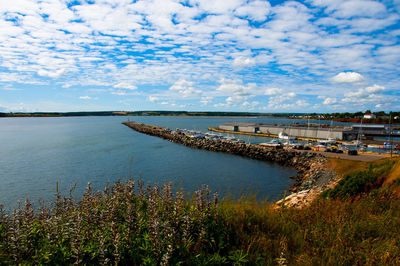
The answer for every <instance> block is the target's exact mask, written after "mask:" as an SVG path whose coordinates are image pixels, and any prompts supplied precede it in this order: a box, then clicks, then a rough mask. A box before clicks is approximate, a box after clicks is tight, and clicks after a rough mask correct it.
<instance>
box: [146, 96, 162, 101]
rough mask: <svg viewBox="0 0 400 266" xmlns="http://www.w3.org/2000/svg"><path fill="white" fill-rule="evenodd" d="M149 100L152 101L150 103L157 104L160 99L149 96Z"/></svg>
mask: <svg viewBox="0 0 400 266" xmlns="http://www.w3.org/2000/svg"><path fill="white" fill-rule="evenodd" d="M147 100H148V101H150V102H156V101H159V100H160V99H159V98H158V97H156V96H151V95H150V96H149V97H148V98H147Z"/></svg>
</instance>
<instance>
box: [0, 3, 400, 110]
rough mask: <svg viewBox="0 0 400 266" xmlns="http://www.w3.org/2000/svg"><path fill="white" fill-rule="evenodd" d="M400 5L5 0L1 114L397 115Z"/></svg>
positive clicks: (1, 10) (0, 16) (1, 7)
mask: <svg viewBox="0 0 400 266" xmlns="http://www.w3.org/2000/svg"><path fill="white" fill-rule="evenodd" d="M399 26H400V0H384V1H372V0H343V1H342V0H304V1H276V0H271V1H262V0H213V1H210V0H184V1H180V0H138V1H128V0H103V1H95V0H73V1H70V0H38V1H31V0H0V112H36V111H43V112H49V111H62V112H66V111H98V110H122V111H124V110H125V111H138V110H186V111H248V112H317V113H318V112H355V111H366V110H367V109H370V110H372V111H381V110H383V111H390V110H392V111H399V110H400V90H399V85H400V72H399V69H400V40H399V36H400V27H399Z"/></svg>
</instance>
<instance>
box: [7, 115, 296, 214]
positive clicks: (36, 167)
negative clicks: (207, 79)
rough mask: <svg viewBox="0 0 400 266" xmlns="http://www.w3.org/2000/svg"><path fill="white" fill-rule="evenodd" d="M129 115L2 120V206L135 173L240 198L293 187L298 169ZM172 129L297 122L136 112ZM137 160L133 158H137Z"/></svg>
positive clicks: (148, 179) (97, 186) (151, 179)
mask: <svg viewBox="0 0 400 266" xmlns="http://www.w3.org/2000/svg"><path fill="white" fill-rule="evenodd" d="M127 119H128V118H127V117H57V118H2V119H0V184H1V185H0V203H2V204H4V205H5V207H6V208H7V209H10V208H13V207H15V206H17V202H18V200H21V201H23V200H24V199H25V197H29V198H30V199H32V200H35V201H36V200H38V199H39V198H42V199H44V200H45V201H46V202H49V201H51V200H52V199H54V195H55V192H56V183H57V182H58V184H59V188H60V191H61V192H62V193H68V191H69V189H71V188H72V187H73V186H74V184H75V183H77V188H76V192H75V194H76V195H77V196H80V195H82V192H83V191H84V189H85V187H86V185H87V183H88V182H91V183H92V184H93V188H94V189H95V190H100V189H103V188H104V187H105V186H106V185H107V182H110V183H113V182H116V181H118V180H119V179H121V180H126V179H128V178H129V177H130V176H129V174H130V172H131V176H132V177H134V178H135V179H138V178H142V179H143V180H144V181H145V182H151V183H152V184H154V183H159V184H162V183H165V182H169V181H172V182H174V184H177V185H179V186H180V187H182V188H183V189H184V190H185V191H194V190H196V189H198V188H200V187H201V185H202V184H208V185H209V186H210V188H211V190H212V191H218V192H219V193H220V194H222V195H223V194H225V193H226V192H227V191H230V192H232V193H233V194H235V195H238V194H239V193H240V191H246V190H247V189H250V190H252V191H254V192H257V193H258V198H259V199H265V197H267V196H268V197H269V198H270V199H278V198H280V197H282V195H283V193H284V191H285V190H287V189H288V188H289V187H290V185H292V184H293V180H291V179H290V178H289V176H292V175H295V174H296V171H295V169H293V168H288V167H282V166H279V165H277V164H275V163H270V162H261V161H256V160H251V159H248V158H243V157H240V156H235V155H230V154H224V153H215V152H209V151H204V150H196V149H191V148H188V147H185V146H182V145H179V144H175V143H171V142H168V141H165V140H162V139H159V138H157V137H151V136H147V135H144V134H140V133H138V132H135V131H134V130H132V129H130V128H128V127H126V126H124V125H122V124H121V122H123V121H126V120H127ZM129 119H130V120H131V121H133V120H134V121H138V122H143V123H147V124H154V125H160V126H164V127H169V128H187V129H194V130H201V131H206V130H207V127H210V126H218V125H219V124H222V123H226V122H229V121H238V122H264V123H266V122H269V123H278V122H286V123H291V120H282V119H268V118H220V117H215V118H210V117H129ZM131 161H132V163H131Z"/></svg>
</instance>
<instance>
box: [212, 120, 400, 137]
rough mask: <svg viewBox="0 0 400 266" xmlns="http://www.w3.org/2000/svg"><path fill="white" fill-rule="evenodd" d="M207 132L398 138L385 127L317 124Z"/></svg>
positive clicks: (238, 127)
mask: <svg viewBox="0 0 400 266" xmlns="http://www.w3.org/2000/svg"><path fill="white" fill-rule="evenodd" d="M209 130H211V131H216V132H222V133H230V134H244V135H252V136H261V137H272V138H275V137H277V136H278V135H279V134H280V133H285V134H287V135H289V136H293V137H295V138H297V139H304V140H319V139H334V140H337V141H351V140H356V139H358V138H359V137H361V136H362V138H363V139H370V140H373V139H374V137H389V136H390V137H392V138H399V137H400V133H399V131H398V130H393V129H390V128H388V127H386V126H385V125H349V126H327V125H318V124H291V125H288V124H264V123H241V122H230V123H226V124H222V125H219V126H218V127H210V128H209Z"/></svg>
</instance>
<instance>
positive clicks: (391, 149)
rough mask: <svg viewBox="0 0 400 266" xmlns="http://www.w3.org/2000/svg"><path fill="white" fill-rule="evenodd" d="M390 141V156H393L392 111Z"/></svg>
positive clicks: (390, 115)
mask: <svg viewBox="0 0 400 266" xmlns="http://www.w3.org/2000/svg"><path fill="white" fill-rule="evenodd" d="M389 142H390V158H392V157H393V138H392V113H391V112H390V113H389Z"/></svg>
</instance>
